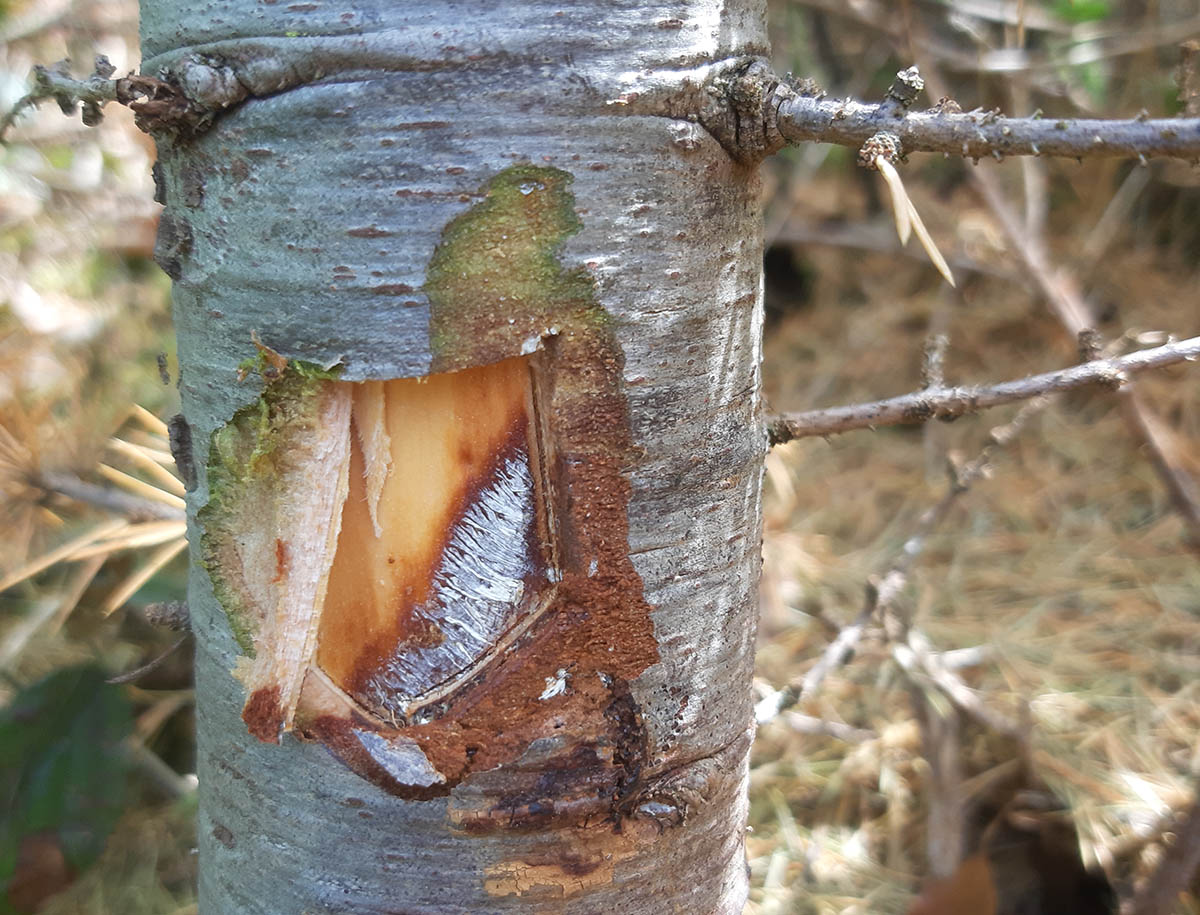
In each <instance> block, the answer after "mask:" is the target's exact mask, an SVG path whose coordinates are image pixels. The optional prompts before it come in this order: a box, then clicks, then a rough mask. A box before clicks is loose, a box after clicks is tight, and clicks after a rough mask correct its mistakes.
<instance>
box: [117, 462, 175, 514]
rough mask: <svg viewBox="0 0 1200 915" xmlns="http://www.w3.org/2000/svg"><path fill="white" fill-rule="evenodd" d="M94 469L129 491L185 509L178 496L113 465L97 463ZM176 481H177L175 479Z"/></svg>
mask: <svg viewBox="0 0 1200 915" xmlns="http://www.w3.org/2000/svg"><path fill="white" fill-rule="evenodd" d="M96 469H97V470H98V471H99V472H100V475H101V476H103V477H106V478H108V479H109V480H112V482H114V483H116V484H117V485H118V486H123V487H124V488H125V489H128V490H129V491H130V492H132V493H135V494H137V495H139V496H143V497H144V498H147V499H150V500H152V501H154V502H161V503H163V504H164V505H170V506H171V507H172V508H178V509H179V510H180V511H184V510H186V509H187V503H186V502H184V501H183V499H181V498H179V496H177V495H174V494H172V493H169V492H166V491H164V490H162V489H159V488H158V487H157V486H153V485H151V484H150V483H147V482H146V481H145V480H139V479H138V478H137V477H135V476H131V475H130V474H127V473H125V472H124V471H122V470H117V468H115V467H109V466H108V465H107V464H98V465H97V466H96ZM176 482H178V481H176Z"/></svg>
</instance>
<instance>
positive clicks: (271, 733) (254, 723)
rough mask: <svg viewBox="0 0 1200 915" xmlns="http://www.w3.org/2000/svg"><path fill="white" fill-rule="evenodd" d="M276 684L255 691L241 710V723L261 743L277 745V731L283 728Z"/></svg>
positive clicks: (279, 694)
mask: <svg viewBox="0 0 1200 915" xmlns="http://www.w3.org/2000/svg"><path fill="white" fill-rule="evenodd" d="M280 696H281V692H280V688H279V685H278V684H275V685H273V686H264V687H263V688H262V689H259V690H256V691H255V693H254V695H252V696H251V697H250V698H249V699H248V700H246V706H245V708H243V709H242V721H244V722H246V728H247V730H249V731H250V733H251V734H252V735H254V736H255V737H257V738H258V739H259V740H261V741H263V743H279V731H280V728H282V727H283V706H282V705H281V704H280Z"/></svg>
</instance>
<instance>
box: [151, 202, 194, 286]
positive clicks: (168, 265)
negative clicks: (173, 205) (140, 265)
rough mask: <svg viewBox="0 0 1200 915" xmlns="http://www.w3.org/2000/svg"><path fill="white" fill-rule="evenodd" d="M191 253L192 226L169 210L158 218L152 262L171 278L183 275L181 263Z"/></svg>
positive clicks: (178, 277) (176, 278)
mask: <svg viewBox="0 0 1200 915" xmlns="http://www.w3.org/2000/svg"><path fill="white" fill-rule="evenodd" d="M191 253H192V227H191V225H190V224H188V222H186V221H185V220H183V219H180V218H179V217H177V216H174V215H172V214H171V212H170V211H169V210H166V211H164V212H163V214H162V215H161V216H160V217H159V218H158V234H157V236H156V238H155V241H154V262H155V263H156V264H158V266H159V267H161V268H162V271H163V273H165V274H166V275H167V276H169V277H170V278H171V279H173V280H178V279H180V278H181V277H182V276H183V263H184V260H185V259H186V258H187V256H188V255H189V254H191Z"/></svg>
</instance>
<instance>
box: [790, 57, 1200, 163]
mask: <svg viewBox="0 0 1200 915" xmlns="http://www.w3.org/2000/svg"><path fill="white" fill-rule="evenodd" d="M915 71H916V68H915V67H913V68H910V70H908V71H904V72H905V73H912V74H914V75H916V73H915ZM916 78H917V80H919V78H920V77H919V75H917V76H916ZM921 85H922V86H923V83H922V84H921ZM783 94H785V95H786V97H785V98H783V100H782V101H781V102H779V105H778V108H777V109H776V118H775V123H776V126H777V128H778V130H779V133H780V134H781V135H782V136H783V138H784V139H785V140H786V141H787V142H788V143H792V144H798V143H806V142H819V143H836V144H838V145H840V146H850V147H854V148H860V147H861V146H862V145H863V144H864V143H866V142H867V140H869V139H870V138H871V137H873V136H875V135H876V134H878V133H890V134H894V135H895V136H896V137H897V138H898V139H899V140H900V144H901V149H902V154H903V155H907V154H909V153H914V152H940V153H946V154H948V155H954V156H964V157H967V158H974V159H983V158H986V157H988V156H992V157H994V158H997V159H1002V158H1004V157H1005V156H1067V157H1070V158H1077V159H1082V158H1085V157H1088V158H1091V157H1100V156H1106V157H1112V156H1130V157H1135V158H1140V159H1146V158H1149V157H1152V156H1172V157H1175V158H1179V159H1188V160H1200V118H1154V119H1152V118H1150V117H1148V116H1146V115H1139V116H1138V117H1135V118H1128V119H1125V120H1115V119H1114V120H1108V119H1097V118H1082V119H1071V118H1044V117H1042V116H1041V113H1040V112H1038V113H1035V114H1034V115H1032V116H1031V117H1025V118H1011V117H1004V116H1003V115H1002V114H1000V112H999V111H998V110H993V111H982V110H978V109H977V110H975V111H962V110H961V109H960V108H959V106H958V104H957V103H956V102H954V101H952V100H950V99H942V100H941V101H939V102H938V104H937V105H936V106H935V107H933V108H930V109H929V110H927V111H910V110H909V107H908V106H909V105H911V104H912V98H913V97H915V93H912V95H911V96H909V97H907V98H905V97H900V96H898V95H897V94H896V92H895V91H893V92H892V94H890V95H889V97H888V98H887V99H886V100H884V101H883V102H880V103H878V104H874V105H872V104H866V103H863V102H857V101H854V100H853V99H844V100H840V101H839V100H836V99H828V98H824V97H822V96H820V95H815V96H814V95H798V94H794V93H790V92H787V90H786V89H785V90H784V93H783Z"/></svg>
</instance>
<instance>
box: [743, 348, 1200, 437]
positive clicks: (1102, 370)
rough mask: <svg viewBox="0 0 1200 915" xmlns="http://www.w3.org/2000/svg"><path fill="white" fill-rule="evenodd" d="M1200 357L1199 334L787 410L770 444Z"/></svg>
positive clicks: (772, 428) (920, 418) (940, 415)
mask: <svg viewBox="0 0 1200 915" xmlns="http://www.w3.org/2000/svg"><path fill="white" fill-rule="evenodd" d="M1197 359H1200V337H1191V338H1190V339H1187V340H1180V341H1178V342H1176V343H1168V344H1166V345H1164V346H1158V347H1155V348H1154V349H1147V350H1142V351H1140V352H1136V353H1130V354H1129V355H1127V356H1118V357H1116V358H1112V359H1095V360H1093V361H1091V362H1085V363H1083V364H1082V365H1076V366H1072V367H1071V368H1067V369H1059V370H1058V371H1056V372H1046V373H1045V374H1042V375H1031V376H1030V377H1028V378H1022V379H1019V380H1017V381H1005V382H1002V383H1000V384H996V385H992V386H990V387H973V386H972V387H936V388H926V389H925V390H922V391H915V392H913V393H911V394H904V395H903V396H900V397H892V398H889V399H888V400H877V401H875V402H874V403H865V404H853V405H851V406H847V407H831V408H829V409H825V410H810V411H808V412H805V413H786V414H784V415H782V416H777V417H774V418H772V419H771V420H769V421H768V424H767V433H768V436H769V438H770V442H771V444H772V445H778V444H782V443H783V442H790V441H792V440H793V439H797V438H807V437H809V436H813V435H832V434H833V433H835V432H848V431H850V430H851V429H866V428H875V427H877V426H895V425H902V424H905V423H922V422H925V421H926V420H928V419H934V418H937V419H955V418H957V417H959V416H963V415H964V414H967V413H974V412H976V411H977V410H981V409H985V408H987V407H996V406H999V405H1001V404H1006V403H1013V402H1015V401H1019V400H1029V399H1031V398H1033V397H1039V396H1042V395H1045V394H1054V393H1059V392H1062V391H1072V390H1075V389H1076V388H1083V387H1088V386H1090V385H1103V386H1106V387H1110V388H1114V389H1118V390H1119V389H1120V388H1121V387H1122V386H1123V385H1124V384H1125V383H1126V382H1127V381H1128V379H1129V376H1131V375H1135V374H1137V373H1138V372H1144V371H1147V370H1149V369H1155V368H1162V367H1163V366H1167V365H1173V364H1175V363H1177V362H1194V361H1196V360H1197Z"/></svg>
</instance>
